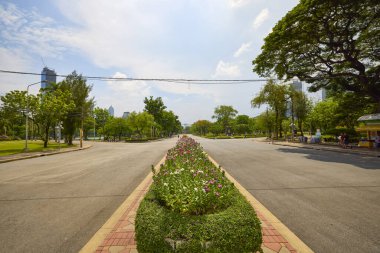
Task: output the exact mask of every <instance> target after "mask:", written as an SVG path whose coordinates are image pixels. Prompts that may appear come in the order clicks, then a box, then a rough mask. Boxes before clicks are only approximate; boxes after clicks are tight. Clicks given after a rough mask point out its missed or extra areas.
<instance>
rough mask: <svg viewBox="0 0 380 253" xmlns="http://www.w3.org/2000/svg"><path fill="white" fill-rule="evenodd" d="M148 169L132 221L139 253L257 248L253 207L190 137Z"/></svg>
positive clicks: (258, 234)
mask: <svg viewBox="0 0 380 253" xmlns="http://www.w3.org/2000/svg"><path fill="white" fill-rule="evenodd" d="M152 171H153V173H154V182H153V185H152V187H151V189H150V191H149V192H148V193H147V195H146V196H145V198H144V199H143V201H142V202H141V204H140V206H139V209H138V211H137V215H136V221H135V222H136V223H135V228H136V239H137V250H138V251H139V252H140V253H148V252H152V253H153V252H162V253H165V252H242V253H244V252H247V253H248V252H257V251H261V248H260V246H261V243H262V234H261V227H260V221H259V219H258V218H257V216H256V214H255V211H254V210H253V208H252V207H251V205H250V204H249V203H248V202H247V200H246V199H245V198H244V197H243V196H241V195H240V193H239V192H238V191H237V189H236V188H235V187H234V186H233V185H232V184H231V183H230V182H229V181H228V180H227V179H226V178H225V176H224V173H223V172H221V171H220V169H219V168H216V167H215V166H214V165H213V164H212V163H211V162H210V161H209V160H208V159H207V157H206V156H205V153H203V151H202V148H201V147H200V146H199V144H198V143H196V142H195V141H194V140H192V139H190V138H183V139H181V140H180V141H179V142H178V143H177V146H176V147H175V148H173V149H171V150H170V151H169V152H168V156H167V161H166V163H165V165H163V166H162V167H161V169H160V171H159V172H158V173H156V171H155V170H154V168H152ZM200 214H202V215H200Z"/></svg>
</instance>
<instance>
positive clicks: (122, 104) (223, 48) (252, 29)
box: [0, 0, 298, 124]
mask: <svg viewBox="0 0 380 253" xmlns="http://www.w3.org/2000/svg"><path fill="white" fill-rule="evenodd" d="M297 3H298V1H295V0H287V1H279V0H187V1H186V0H183V1H178V0H177V1H175V0H170V1H169V0H149V1H148V0H128V1H121V0H120V1H118V0H115V1H107V0H96V1H94V0H92V1H91V0H55V1H43V0H36V1H2V0H0V69H5V70H16V71H27V72H38V73H39V72H41V70H42V68H43V66H44V64H43V63H42V60H41V57H42V58H43V61H44V62H45V64H46V65H47V66H48V67H50V68H53V69H55V70H56V72H57V73H58V74H63V75H65V74H69V73H71V72H72V71H73V70H77V72H79V73H82V74H83V75H85V76H114V77H136V78H189V79H256V78H258V76H257V75H256V74H255V73H253V72H252V64H251V62H252V60H253V59H254V58H255V56H257V55H258V54H259V53H260V48H261V46H262V45H263V39H264V38H265V36H266V35H267V34H268V33H269V32H270V31H271V28H272V27H273V26H274V25H275V24H276V22H277V21H278V20H280V19H281V18H282V17H283V16H284V15H285V14H286V13H287V12H288V11H289V10H291V9H292V8H293V7H294V6H295V5H296V4H297ZM38 80H39V77H37V76H16V75H11V74H1V73H0V94H5V93H6V92H8V91H10V90H15V89H21V90H23V89H26V85H27V84H29V83H33V82H36V81H38ZM88 83H90V84H93V91H92V96H94V97H95V100H96V103H97V106H99V107H102V108H108V107H109V106H110V105H112V106H113V107H114V108H115V116H121V115H122V113H123V112H124V111H142V110H143V107H144V104H143V99H144V97H146V96H154V97H158V96H160V97H162V98H163V100H164V103H165V104H166V106H167V107H168V109H170V110H173V111H174V112H175V114H177V115H178V116H179V117H180V120H181V122H182V123H189V124H191V123H193V122H194V121H196V120H198V119H208V120H211V116H212V115H213V111H214V108H215V107H216V106H218V105H232V106H233V107H234V108H235V109H237V110H238V111H239V113H240V114H247V115H249V116H256V115H258V114H259V113H260V111H262V110H263V108H261V109H253V108H251V106H250V100H251V99H252V97H253V96H254V95H256V94H257V93H258V92H259V91H260V88H261V87H262V85H264V84H265V83H263V82H258V83H249V84H233V85H231V84H213V85H196V84H191V85H188V84H173V83H155V82H141V81H136V82H110V81H108V82H99V81H89V82H88ZM31 92H32V93H37V92H38V87H37V86H33V87H32V88H31Z"/></svg>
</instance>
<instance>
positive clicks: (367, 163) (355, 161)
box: [278, 148, 380, 170]
mask: <svg viewBox="0 0 380 253" xmlns="http://www.w3.org/2000/svg"><path fill="white" fill-rule="evenodd" d="M278 151H280V152H284V153H294V154H305V155H306V158H308V159H312V160H316V161H322V162H332V163H345V164H352V165H354V166H357V167H360V168H363V169H370V170H380V158H377V157H366V156H362V155H360V154H348V153H339V152H333V151H322V150H313V149H303V148H279V149H278Z"/></svg>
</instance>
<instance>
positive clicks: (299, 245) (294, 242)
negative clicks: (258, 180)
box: [208, 155, 314, 253]
mask: <svg viewBox="0 0 380 253" xmlns="http://www.w3.org/2000/svg"><path fill="white" fill-rule="evenodd" d="M208 158H209V159H210V161H211V162H212V163H213V164H214V165H215V166H217V167H219V166H220V165H219V164H218V163H217V162H216V161H215V160H214V159H213V158H212V157H211V156H209V155H208ZM220 167H221V166H220ZM221 168H223V167H221ZM224 172H225V175H226V176H227V178H228V179H229V180H230V181H231V182H233V183H234V185H235V186H236V188H237V189H238V190H239V192H240V193H241V194H242V195H243V196H244V197H246V199H247V200H248V202H249V203H250V204H251V206H252V207H253V208H254V209H255V210H256V211H259V212H260V213H261V214H262V215H263V216H264V217H265V218H266V219H267V220H268V221H269V222H270V223H271V225H272V226H273V227H274V228H275V229H277V230H278V231H279V232H280V233H281V235H282V236H283V237H284V238H285V239H286V240H287V241H288V242H289V243H290V244H291V246H293V248H295V249H296V250H297V252H299V253H314V251H312V250H311V249H310V248H309V247H308V246H307V245H306V244H305V243H304V242H303V241H301V239H299V238H298V237H297V236H296V235H295V234H294V233H293V232H292V231H290V229H289V228H288V227H287V226H286V225H285V224H284V223H282V222H281V221H280V220H279V219H278V218H277V217H276V216H274V215H273V214H272V213H271V212H270V211H269V210H268V209H267V208H266V207H265V206H264V205H263V204H261V203H260V202H259V201H258V200H257V199H256V198H255V197H253V195H252V194H251V193H249V192H248V191H247V190H246V189H245V188H244V187H243V186H242V185H241V184H240V183H239V182H237V181H236V180H235V179H234V178H233V177H232V176H231V175H230V174H229V173H228V172H227V171H226V170H225V169H224Z"/></svg>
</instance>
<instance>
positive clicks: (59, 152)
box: [0, 145, 92, 163]
mask: <svg viewBox="0 0 380 253" xmlns="http://www.w3.org/2000/svg"><path fill="white" fill-rule="evenodd" d="M91 147H92V145H88V146H86V147H83V148H75V149H69V150H61V151H57V152H51V153H42V154H41V153H38V154H31V155H29V156H25V157H15V158H10V159H6V160H0V163H9V162H14V161H19V160H26V159H32V158H37V157H42V156H50V155H58V154H64V153H69V152H75V151H80V150H85V149H88V148H91Z"/></svg>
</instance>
